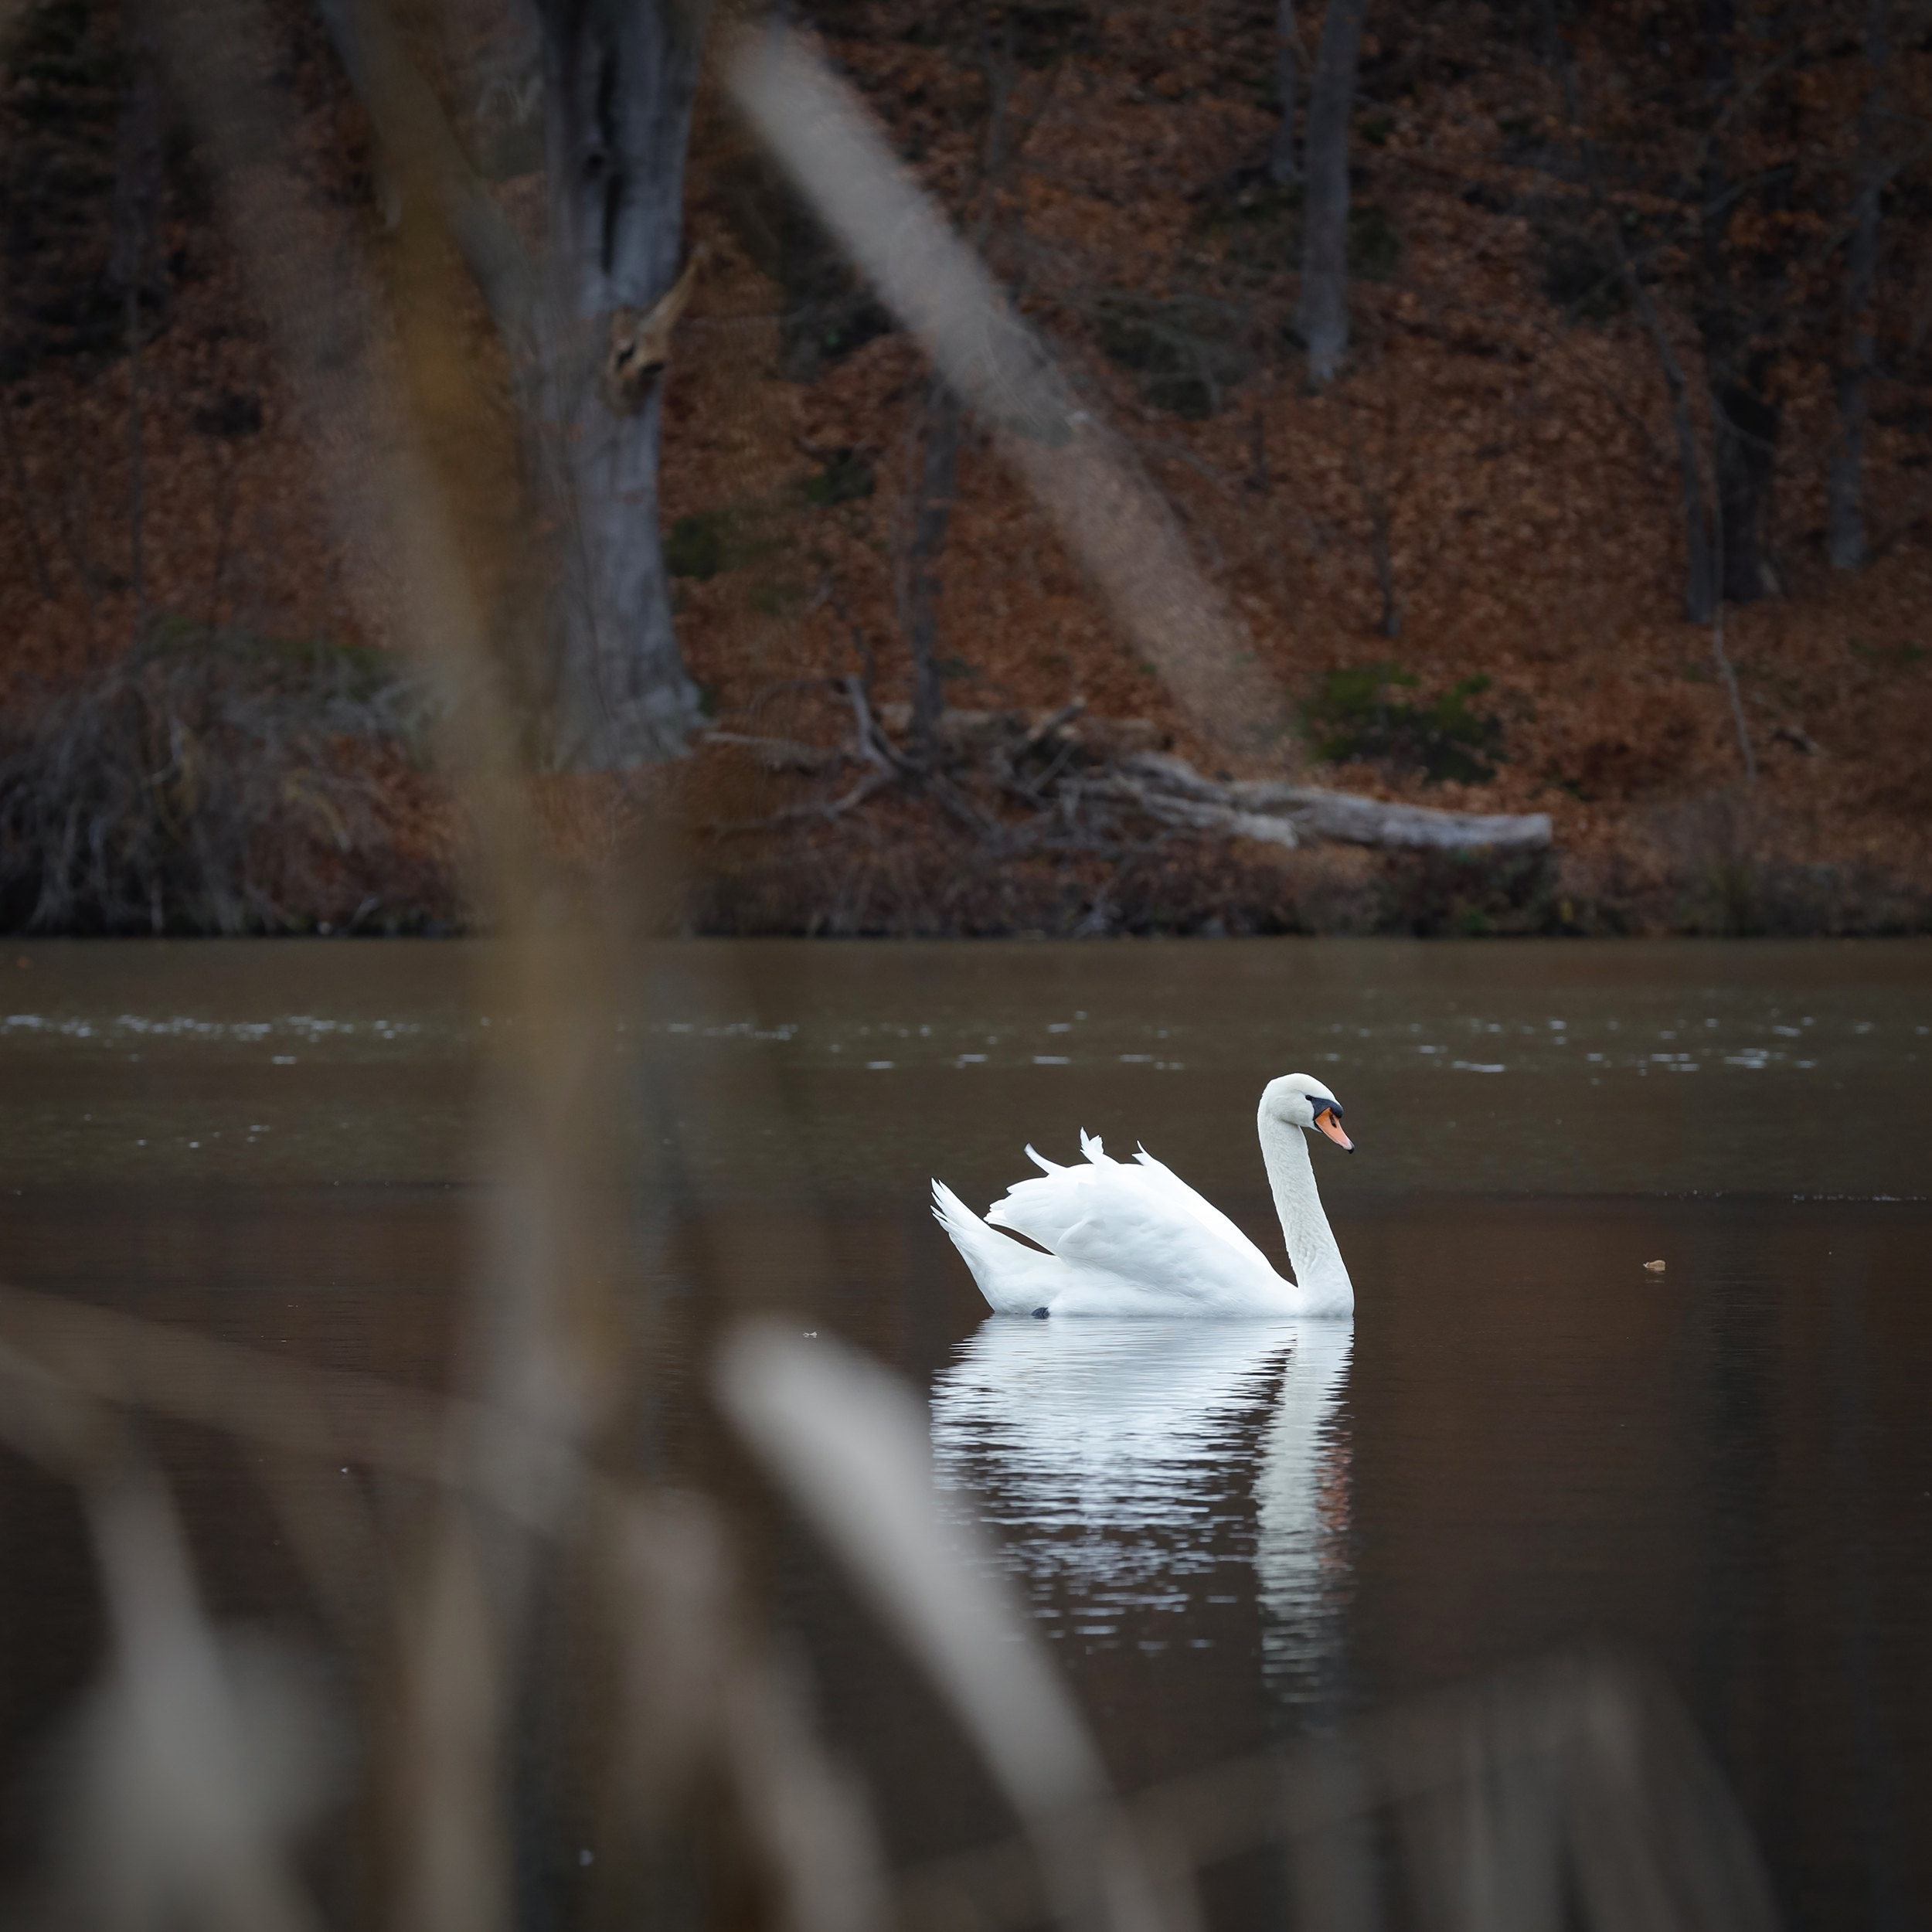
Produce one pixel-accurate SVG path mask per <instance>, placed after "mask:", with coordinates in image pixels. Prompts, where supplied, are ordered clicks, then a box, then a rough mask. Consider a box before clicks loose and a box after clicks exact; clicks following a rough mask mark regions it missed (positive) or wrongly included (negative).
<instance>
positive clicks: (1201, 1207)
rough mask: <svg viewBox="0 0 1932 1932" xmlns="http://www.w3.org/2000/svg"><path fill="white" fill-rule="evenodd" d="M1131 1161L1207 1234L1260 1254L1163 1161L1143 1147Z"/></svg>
mask: <svg viewBox="0 0 1932 1932" xmlns="http://www.w3.org/2000/svg"><path fill="white" fill-rule="evenodd" d="M1134 1159H1135V1160H1137V1161H1138V1162H1140V1164H1141V1167H1142V1168H1144V1169H1145V1172H1147V1174H1148V1176H1149V1177H1150V1178H1151V1179H1152V1180H1153V1182H1155V1185H1157V1186H1158V1188H1159V1189H1161V1191H1162V1193H1163V1195H1164V1196H1165V1197H1166V1198H1167V1199H1168V1200H1170V1201H1172V1202H1173V1204H1174V1205H1175V1206H1176V1207H1179V1208H1182V1209H1185V1211H1186V1212H1187V1213H1189V1214H1191V1215H1192V1216H1193V1217H1194V1219H1196V1221H1197V1222H1199V1223H1200V1225H1201V1226H1202V1227H1204V1228H1206V1230H1208V1232H1209V1233H1211V1234H1215V1235H1218V1236H1219V1237H1220V1238H1221V1240H1223V1241H1228V1242H1231V1243H1233V1245H1234V1246H1235V1247H1237V1248H1240V1249H1241V1250H1243V1251H1244V1252H1245V1253H1249V1254H1258V1253H1260V1250H1259V1249H1258V1248H1257V1247H1255V1245H1254V1243H1253V1242H1252V1241H1250V1240H1249V1239H1248V1237H1247V1236H1246V1235H1245V1234H1243V1233H1242V1232H1241V1230H1240V1229H1239V1228H1238V1227H1236V1226H1235V1225H1234V1223H1233V1222H1232V1221H1230V1219H1228V1217H1227V1216H1226V1215H1225V1214H1223V1213H1222V1212H1221V1210H1220V1209H1219V1208H1218V1207H1216V1206H1215V1205H1214V1203H1213V1202H1212V1201H1210V1200H1209V1199H1207V1198H1206V1196H1204V1195H1201V1194H1197V1193H1196V1192H1195V1191H1194V1189H1192V1188H1191V1187H1189V1185H1188V1184H1187V1183H1186V1182H1185V1181H1184V1180H1182V1179H1181V1177H1180V1175H1178V1174H1176V1173H1175V1172H1174V1170H1173V1168H1171V1167H1169V1166H1168V1165H1167V1163H1166V1162H1165V1161H1157V1160H1156V1159H1155V1158H1154V1156H1153V1155H1151V1154H1150V1153H1148V1151H1147V1149H1146V1148H1144V1147H1143V1148H1137V1149H1136V1151H1135V1152H1134ZM1264 1259H1265V1257H1264ZM1270 1265H1272V1264H1270Z"/></svg>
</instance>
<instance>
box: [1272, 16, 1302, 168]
mask: <svg viewBox="0 0 1932 1932" xmlns="http://www.w3.org/2000/svg"><path fill="white" fill-rule="evenodd" d="M1274 81H1275V89H1274V90H1275V92H1276V93H1277V94H1279V95H1280V96H1281V120H1280V121H1279V122H1278V123H1277V125H1276V127H1275V130H1274V151H1273V152H1272V153H1271V154H1270V155H1269V156H1268V175H1269V178H1270V179H1271V180H1272V181H1273V182H1274V185H1276V186H1277V188H1286V187H1288V186H1291V185H1292V184H1293V183H1294V182H1298V181H1299V180H1300V179H1301V162H1299V161H1298V159H1297V158H1296V155H1295V146H1294V116H1295V110H1296V109H1297V108H1298V107H1299V106H1300V105H1301V100H1300V96H1301V36H1300V34H1299V33H1298V32H1297V30H1296V28H1295V22H1294V0H1275V9H1274Z"/></svg>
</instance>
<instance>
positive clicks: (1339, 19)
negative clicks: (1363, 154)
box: [1298, 0, 1367, 389]
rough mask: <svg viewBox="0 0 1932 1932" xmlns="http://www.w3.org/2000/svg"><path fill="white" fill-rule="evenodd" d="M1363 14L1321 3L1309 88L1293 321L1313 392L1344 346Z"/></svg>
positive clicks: (1357, 8)
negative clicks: (1323, 15) (1352, 137)
mask: <svg viewBox="0 0 1932 1932" xmlns="http://www.w3.org/2000/svg"><path fill="white" fill-rule="evenodd" d="M1366 10H1367V0H1328V18H1327V19H1326V20H1325V22H1323V23H1322V28H1321V49H1320V51H1319V52H1318V53H1317V54H1316V55H1315V74H1314V77H1313V79H1312V80H1311V83H1310V85H1309V88H1308V144H1307V147H1306V149H1305V151H1304V165H1305V166H1306V168H1307V170H1308V188H1307V192H1306V196H1305V199H1304V201H1303V202H1302V209H1301V307H1300V313H1299V317H1298V320H1299V322H1300V325H1301V338H1302V340H1303V341H1304V342H1305V343H1306V344H1307V345H1308V380H1309V381H1310V383H1312V384H1313V385H1314V386H1315V387H1316V388H1318V389H1320V388H1322V387H1324V386H1326V385H1327V384H1328V383H1330V382H1332V381H1333V380H1334V379H1335V372H1336V371H1337V370H1338V369H1340V367H1341V366H1342V357H1343V356H1344V355H1346V354H1347V352H1348V348H1349V122H1350V121H1351V119H1352V116H1353V112H1354V107H1355V63H1356V61H1357V60H1358V58H1359V56H1360V54H1361V52H1362V15H1363V14H1364V13H1365V12H1366Z"/></svg>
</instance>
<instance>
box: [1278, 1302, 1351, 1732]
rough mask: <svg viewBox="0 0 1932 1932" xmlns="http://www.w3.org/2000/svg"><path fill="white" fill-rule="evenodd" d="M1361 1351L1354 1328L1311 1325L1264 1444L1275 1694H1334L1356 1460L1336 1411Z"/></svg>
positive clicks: (1299, 1330)
mask: <svg viewBox="0 0 1932 1932" xmlns="http://www.w3.org/2000/svg"><path fill="white" fill-rule="evenodd" d="M1354 1348H1355V1324H1354V1323H1353V1322H1352V1321H1304V1322H1301V1323H1298V1325H1297V1327H1296V1332H1295V1350H1294V1356H1293V1358H1292V1359H1291V1361H1290V1362H1289V1364H1288V1369H1287V1374H1286V1375H1285V1376H1284V1377H1283V1378H1282V1383H1281V1400H1279V1401H1278V1402H1277V1403H1276V1405H1275V1410H1274V1414H1273V1415H1272V1416H1270V1417H1269V1418H1268V1426H1267V1431H1266V1433H1265V1434H1264V1436H1263V1437H1262V1439H1261V1466H1260V1469H1259V1470H1258V1471H1257V1472H1256V1475H1255V1478H1254V1500H1255V1505H1256V1510H1257V1516H1258V1519H1259V1522H1258V1529H1257V1536H1256V1538H1255V1546H1254V1566H1255V1568H1256V1570H1257V1571H1258V1572H1259V1573H1260V1594H1261V1608H1262V1611H1263V1612H1264V1615H1263V1618H1262V1625H1261V1629H1262V1636H1261V1643H1262V1654H1263V1655H1264V1658H1265V1659H1266V1660H1267V1671H1268V1675H1269V1676H1270V1679H1273V1680H1274V1683H1275V1686H1276V1688H1277V1690H1278V1691H1280V1692H1283V1693H1284V1694H1286V1695H1287V1696H1290V1697H1291V1699H1294V1701H1299V1699H1298V1697H1297V1696H1296V1689H1297V1688H1299V1689H1301V1691H1303V1692H1311V1693H1313V1694H1314V1695H1315V1696H1317V1697H1318V1698H1325V1696H1326V1695H1327V1694H1328V1693H1330V1692H1332V1689H1333V1685H1332V1679H1333V1677H1334V1675H1335V1665H1336V1663H1337V1662H1338V1658H1339V1652H1340V1649H1341V1639H1342V1631H1341V1621H1342V1611H1343V1609H1344V1607H1345V1604H1346V1600H1347V1596H1348V1583H1349V1570H1348V1563H1349V1552H1348V1528H1349V1503H1350V1497H1349V1450H1348V1441H1347V1438H1346V1437H1345V1435H1343V1434H1341V1433H1340V1432H1338V1430H1337V1429H1336V1427H1335V1423H1336V1414H1335V1412H1336V1410H1337V1408H1338V1406H1339V1405H1340V1402H1341V1398H1342V1387H1343V1385H1344V1383H1345V1381H1346V1380H1347V1377H1348V1372H1349V1358H1350V1356H1351V1355H1352V1353H1353V1352H1354Z"/></svg>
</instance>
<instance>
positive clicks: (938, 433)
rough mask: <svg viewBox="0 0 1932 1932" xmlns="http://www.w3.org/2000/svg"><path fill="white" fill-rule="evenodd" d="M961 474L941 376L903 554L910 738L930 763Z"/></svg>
mask: <svg viewBox="0 0 1932 1932" xmlns="http://www.w3.org/2000/svg"><path fill="white" fill-rule="evenodd" d="M958 474H959V399H958V397H957V396H955V395H954V393H953V392H952V390H951V388H950V387H949V386H947V383H946V381H945V379H944V377H943V376H936V377H935V378H934V381H933V388H932V395H931V398H930V401H929V403H928V404H927V422H926V440H925V447H924V449H923V451H922V452H921V454H920V468H919V502H918V509H917V513H916V515H915V516H914V518H913V536H912V543H911V546H910V549H908V551H907V553H906V573H907V574H906V644H907V645H908V647H909V648H910V650H911V651H912V658H913V740H914V742H915V743H917V746H918V747H919V751H920V756H921V757H923V758H924V759H926V760H927V762H928V763H929V764H930V761H931V760H932V758H933V756H934V753H935V751H936V750H937V747H938V742H939V714H940V711H941V709H943V708H944V705H945V693H944V691H943V690H942V689H940V676H939V663H938V658H937V648H938V644H939V604H940V596H941V594H943V590H944V585H943V583H941V581H940V575H939V564H940V559H941V558H942V557H943V556H944V555H945V553H946V532H947V529H948V527H949V526H951V522H952V519H953V492H954V486H955V485H956V483H957V480H958Z"/></svg>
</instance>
